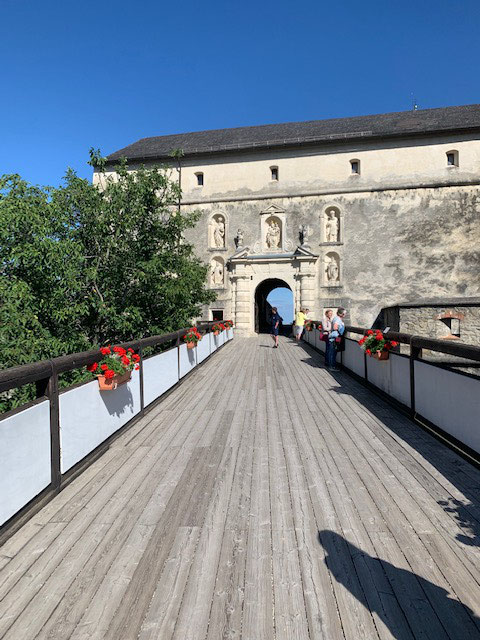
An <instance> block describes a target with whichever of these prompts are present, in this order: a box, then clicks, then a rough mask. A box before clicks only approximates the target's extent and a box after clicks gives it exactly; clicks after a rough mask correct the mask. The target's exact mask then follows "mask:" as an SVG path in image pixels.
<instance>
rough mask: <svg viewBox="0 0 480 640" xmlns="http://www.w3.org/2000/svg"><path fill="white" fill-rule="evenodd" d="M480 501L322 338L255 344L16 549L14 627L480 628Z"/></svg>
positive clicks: (252, 636)
mask: <svg viewBox="0 0 480 640" xmlns="http://www.w3.org/2000/svg"><path fill="white" fill-rule="evenodd" d="M479 499H480V472H479V471H477V470H476V469H474V468H473V467H472V466H471V465H469V464H468V463H467V462H465V461H464V460H462V459H461V458H460V457H458V456H457V455H456V454H455V453H453V452H452V451H450V450H448V449H447V448H445V447H444V446H443V445H442V444H440V443H439V442H437V441H436V440H435V439H433V438H432V437H431V436H429V435H427V434H426V433H424V432H423V431H422V430H420V429H419V428H418V427H416V426H415V425H414V424H413V423H411V422H410V421H409V420H407V419H406V418H405V417H403V416H402V415H401V414H399V413H397V412H396V411H395V410H394V409H392V408H391V407H389V406H388V405H387V404H385V403H384V402H383V401H382V400H381V399H379V398H378V397H376V396H375V395H373V394H372V393H371V392H369V391H368V390H366V389H365V388H363V387H361V386H360V385H359V384H357V383H356V382H355V381H354V380H352V379H351V378H349V377H348V375H347V374H343V373H339V374H331V373H329V372H328V371H327V370H325V369H324V368H323V366H322V357H321V356H320V355H319V354H316V353H315V352H314V351H313V350H312V349H311V348H310V347H308V346H306V345H301V346H298V345H296V344H294V343H293V342H291V341H289V340H286V339H282V341H281V346H280V348H279V349H276V350H274V349H272V348H271V341H270V338H269V337H268V336H260V337H259V338H252V339H238V338H236V339H235V340H234V341H233V343H231V344H229V345H227V346H225V348H224V349H223V350H222V351H221V352H220V353H219V354H217V355H215V356H214V357H213V358H211V359H210V360H209V361H207V362H206V363H205V365H204V366H203V367H201V368H200V369H199V370H198V371H196V372H195V373H194V374H193V375H192V376H191V377H190V378H189V379H188V380H187V381H186V382H185V383H184V384H183V385H181V386H180V387H179V388H177V389H176V390H175V391H174V392H173V393H172V394H171V395H170V396H169V397H167V398H166V399H165V400H164V401H163V402H162V403H161V404H159V405H158V406H157V407H156V408H155V409H154V410H153V411H152V412H150V413H149V414H148V415H147V416H146V417H145V418H144V419H143V420H142V421H141V422H139V423H137V424H136V425H134V426H133V427H132V429H130V430H129V431H128V432H126V433H125V434H123V435H122V436H121V437H120V438H119V439H118V440H117V441H116V442H115V443H114V444H113V446H112V447H111V448H110V449H109V451H108V452H107V453H106V454H105V455H104V456H103V457H102V458H100V459H99V460H97V461H96V462H95V463H94V464H93V465H92V466H91V467H89V468H88V469H87V470H86V471H85V472H84V473H83V474H82V475H81V476H80V477H79V478H77V479H76V480H75V481H74V482H73V483H72V484H70V485H69V486H68V487H67V488H66V489H65V490H64V491H62V493H60V494H59V495H58V496H57V497H56V498H55V499H54V500H53V501H52V502H50V503H49V504H48V505H47V506H46V507H45V508H44V509H43V510H42V511H40V512H39V513H38V514H37V515H36V516H35V517H34V518H32V520H30V521H29V522H28V523H27V524H26V525H25V526H24V527H23V528H22V529H21V530H20V531H18V532H17V533H16V534H15V535H14V536H13V537H12V538H11V539H10V540H9V541H8V542H7V543H6V544H5V545H4V546H3V547H2V548H0V638H2V639H3V638H4V639H5V640H30V639H31V640H33V639H34V638H35V639H37V640H40V639H42V640H46V639H50V640H67V639H69V638H72V639H75V640H80V639H82V640H87V639H106V640H134V639H137V638H139V639H140V640H153V639H157V640H167V639H170V638H175V639H178V640H194V639H195V640H197V639H198V640H227V639H229V640H231V639H235V638H239V639H240V638H242V639H244V640H273V639H276V640H294V639H295V640H307V639H319V640H320V639H324V640H343V639H346V640H360V639H365V640H375V639H376V638H380V639H382V640H383V639H387V638H395V639H402V640H403V639H408V640H414V639H415V640H416V639H417V638H431V639H432V640H440V639H443V638H445V639H448V638H450V639H451V640H467V639H470V638H480V617H479V616H480V504H479Z"/></svg>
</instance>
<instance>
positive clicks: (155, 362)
mask: <svg viewBox="0 0 480 640" xmlns="http://www.w3.org/2000/svg"><path fill="white" fill-rule="evenodd" d="M213 324H215V323H214V322H201V323H198V324H197V327H198V329H199V331H200V333H201V334H202V335H203V339H202V341H201V343H199V347H197V348H195V349H193V350H190V351H189V350H187V348H186V345H184V343H183V340H182V338H183V336H184V335H185V332H186V331H187V329H188V328H183V329H179V330H178V331H174V332H172V333H168V334H163V335H158V336H151V337H147V338H141V339H138V340H132V341H131V342H128V343H124V344H122V345H121V346H123V347H124V348H129V347H131V348H132V349H134V350H135V351H136V352H138V353H139V355H140V362H139V370H138V372H135V376H134V378H132V385H133V386H131V385H130V383H128V385H125V387H128V389H124V391H119V392H118V393H119V394H120V395H118V394H117V391H113V392H112V391H109V392H106V393H107V395H108V398H107V397H106V396H105V398H104V400H99V399H98V398H99V392H98V390H96V391H95V387H92V385H91V384H90V387H89V389H87V388H86V385H88V381H87V382H85V383H80V384H79V385H75V386H73V387H69V388H65V389H60V388H59V376H60V375H61V374H64V373H67V372H69V371H73V370H76V369H81V368H83V367H86V366H87V365H91V364H93V363H94V362H98V361H100V360H101V359H102V358H103V357H104V356H103V355H102V353H101V352H100V350H97V349H95V350H92V351H85V352H82V353H74V354H70V355H65V356H60V357H57V358H53V359H51V360H46V361H43V362H35V363H32V364H27V365H22V366H18V367H12V368H10V369H6V370H3V371H0V392H5V391H9V390H11V389H15V388H18V387H21V386H23V385H27V384H35V388H36V396H37V397H36V400H33V401H32V402H30V403H28V404H25V405H23V406H21V407H18V408H17V409H14V410H13V411H9V412H7V413H4V414H2V415H0V425H1V426H2V427H3V428H2V429H0V436H2V438H3V439H2V442H3V446H2V445H0V447H1V448H2V449H3V451H0V454H1V455H0V461H1V460H2V459H3V461H4V465H3V466H4V467H6V468H12V467H13V470H14V475H15V474H17V472H18V482H17V483H16V485H15V486H17V485H18V486H19V487H20V488H21V485H22V482H23V481H22V479H21V474H22V473H25V475H26V476H28V473H29V471H28V468H26V469H25V468H23V469H21V468H19V466H18V463H15V464H14V462H13V461H14V459H18V460H19V461H21V462H20V466H23V465H26V466H27V467H28V466H29V464H28V461H30V463H31V462H33V460H34V457H35V450H34V449H33V450H31V449H30V450H29V449H28V448H26V449H25V452H24V453H23V454H22V453H21V452H20V451H19V450H17V451H15V450H9V448H10V447H15V444H16V445H17V447H20V448H21V447H22V446H23V444H25V445H27V441H28V439H29V438H32V439H33V440H34V439H35V438H36V437H37V436H38V434H39V433H41V434H42V436H41V442H42V447H43V458H42V460H43V462H42V463H41V465H42V467H41V468H42V473H43V475H44V479H43V480H42V483H43V484H42V485H41V487H42V490H41V493H42V494H44V493H48V494H49V495H48V499H49V498H50V497H51V495H53V494H55V493H56V492H58V491H59V490H60V489H61V488H62V486H64V485H65V484H66V483H67V482H69V481H70V480H71V479H72V477H74V476H75V475H77V474H78V473H79V472H80V471H81V470H82V469H83V468H84V467H85V466H87V465H88V464H89V463H90V462H91V460H93V459H95V458H96V457H97V455H100V453H101V452H102V451H97V450H96V449H97V448H98V449H99V450H100V449H103V450H105V449H106V448H108V443H109V441H110V440H111V439H113V438H114V437H117V435H118V434H119V433H120V432H121V431H123V429H124V428H125V427H126V426H127V425H131V424H132V423H133V422H134V421H136V420H138V419H139V418H141V417H142V416H143V415H144V414H145V411H146V404H147V405H148V408H150V407H151V406H153V405H154V404H155V402H156V401H157V400H158V399H159V398H160V397H162V395H163V394H164V390H163V389H166V390H168V389H170V388H172V387H174V386H175V384H177V383H178V382H179V381H180V379H183V378H184V377H185V375H187V373H188V372H189V371H190V370H192V369H193V368H194V367H196V366H197V364H200V362H201V361H203V360H204V359H206V358H207V357H208V356H209V355H211V354H212V353H213V351H214V350H216V349H217V348H218V346H221V345H222V344H224V342H225V341H227V339H229V338H231V337H233V332H232V331H230V332H229V334H228V336H227V333H225V339H223V338H222V339H219V338H214V336H213V334H212V333H211V327H212V326H213ZM205 339H207V340H206V341H205ZM161 345H171V348H169V349H164V350H163V351H162V352H161V353H158V354H157V355H153V356H151V357H147V358H146V359H144V357H143V356H144V353H145V350H147V349H148V348H150V347H153V348H155V347H159V346H161ZM200 345H201V346H200ZM174 349H176V352H177V353H176V354H175V352H174ZM200 352H201V357H200ZM187 356H188V357H187ZM167 362H168V364H167ZM146 363H148V367H149V369H148V371H150V373H149V374H148V376H147V378H144V368H145V367H146V366H147V364H146ZM159 367H160V369H159ZM162 367H163V369H162ZM176 367H178V370H177V371H175V368H176ZM159 370H163V371H165V375H167V374H168V376H169V377H168V380H169V382H168V386H167V384H166V383H165V384H164V385H163V387H162V385H159V377H158V375H157V374H158V371H159ZM160 378H161V375H160ZM145 385H146V387H145ZM130 387H131V391H130ZM160 387H162V388H160ZM64 394H65V395H64ZM72 394H73V395H72ZM78 394H80V395H81V397H82V398H84V397H87V398H88V400H87V402H86V403H85V404H84V405H82V406H83V407H84V409H85V423H86V424H85V425H84V426H85V429H83V428H79V429H77V430H76V431H75V432H74V436H73V438H74V439H75V438H76V437H77V435H78V437H79V438H80V439H81V438H82V437H83V438H84V441H83V442H82V443H81V444H82V445H83V448H80V449H79V450H76V451H75V453H76V454H77V453H78V455H76V457H75V456H74V457H73V458H72V456H70V460H69V461H68V463H67V462H66V460H65V446H67V448H68V447H69V446H70V450H71V443H72V435H71V434H72V421H73V422H74V421H75V420H76V416H74V419H73V418H72V415H73V414H72V406H73V405H74V404H75V402H76V403H77V405H78V398H77V396H78V397H80V396H79V395H78ZM82 394H83V395H82ZM88 394H90V395H88ZM110 394H112V395H110ZM122 394H124V395H125V396H127V395H128V394H130V395H129V402H130V405H129V406H128V407H126V409H125V412H124V414H123V415H122V419H121V420H120V421H119V420H117V421H116V422H115V419H116V418H115V419H114V418H113V417H112V416H116V415H117V414H112V415H109V414H108V413H106V414H105V416H104V417H101V415H99V414H98V412H97V413H96V414H95V406H94V405H95V403H96V402H100V405H97V409H98V408H99V406H100V408H101V409H104V408H105V404H104V403H105V402H107V404H108V405H109V406H110V404H111V403H112V401H114V400H115V399H116V398H120V396H122ZM114 396H115V397H114ZM46 402H48V404H46ZM39 405H41V406H39ZM40 409H41V411H42V416H43V417H42V422H41V424H40V423H39V424H38V425H37V424H36V422H35V421H36V420H38V419H39V418H38V416H39V413H38V412H39V411H40ZM110 409H111V407H110ZM147 410H148V409H147ZM61 414H62V415H61ZM102 415H103V414H102ZM92 417H93V421H94V422H95V421H96V423H95V424H92V425H88V421H89V420H90V421H92ZM110 418H111V422H112V424H111V430H110V431H109V432H108V433H107V435H106V436H105V437H104V436H103V435H102V433H103V432H102V428H105V430H107V431H108V429H106V426H105V420H107V421H108V420H109V419H110ZM48 420H49V434H50V435H49V438H50V443H49V446H50V456H49V457H50V473H48V464H49V463H48V457H47V451H48ZM29 423H31V424H29ZM97 423H98V424H97ZM109 424H110V423H109ZM19 425H20V426H19ZM89 426H90V432H88V428H89ZM73 427H74V428H75V424H74V425H73ZM19 428H21V429H23V428H24V429H25V437H24V438H23V440H22V439H21V438H22V436H21V435H20V431H18V429H19ZM89 433H90V435H89ZM2 434H3V435H2ZM68 438H70V440H69V441H68V442H67V439H68ZM88 438H90V440H88ZM87 441H88V442H87ZM31 446H33V447H34V445H31ZM38 455H40V454H38ZM32 456H33V458H32ZM5 463H6V464H5ZM39 464H40V463H39ZM9 465H10V467H9ZM0 466H1V465H0ZM33 466H34V465H33ZM3 471H4V473H7V475H8V473H9V471H8V470H7V471H6V470H5V468H4V469H3ZM32 473H34V471H32ZM49 478H50V484H48V480H49ZM1 480H2V478H1V476H0V481H1ZM4 480H5V478H4ZM38 482H39V481H38ZM38 482H37V485H38V486H40V485H39V484H38ZM37 485H36V484H35V480H33V481H32V486H33V487H35V486H37ZM46 485H48V486H46ZM2 486H3V485H2ZM8 486H9V485H8ZM0 493H1V491H0ZM20 493H21V491H20ZM50 494H51V495H50ZM25 495H26V494H25ZM19 501H20V502H21V497H19ZM27 502H28V500H27V499H26V497H25V500H24V503H23V504H21V507H23V506H24V505H25V504H26V503H27ZM27 506H28V505H27ZM11 510H13V507H12V509H11ZM29 515H31V514H29ZM0 516H1V513H0ZM2 522H3V521H2V519H1V518H0V525H2ZM7 524H9V523H7ZM2 529H3V527H2V526H0V540H1V538H2Z"/></svg>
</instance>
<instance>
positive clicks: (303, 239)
mask: <svg viewBox="0 0 480 640" xmlns="http://www.w3.org/2000/svg"><path fill="white" fill-rule="evenodd" d="M298 235H299V238H300V245H301V246H302V247H303V246H305V245H306V244H307V241H308V226H307V225H306V224H302V225H300V227H298Z"/></svg>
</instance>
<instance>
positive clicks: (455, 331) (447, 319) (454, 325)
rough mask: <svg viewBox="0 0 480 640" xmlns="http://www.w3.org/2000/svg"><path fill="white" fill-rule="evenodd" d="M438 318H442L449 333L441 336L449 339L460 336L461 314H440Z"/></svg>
mask: <svg viewBox="0 0 480 640" xmlns="http://www.w3.org/2000/svg"><path fill="white" fill-rule="evenodd" d="M438 320H440V321H441V322H442V323H443V324H444V325H446V326H447V328H448V330H449V333H448V334H447V335H446V336H445V335H442V336H440V337H441V338H446V339H447V340H448V339H449V338H450V339H452V338H460V320H461V317H460V316H457V317H455V316H451V315H450V314H448V315H445V316H439V317H438Z"/></svg>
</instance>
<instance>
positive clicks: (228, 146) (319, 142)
mask: <svg viewBox="0 0 480 640" xmlns="http://www.w3.org/2000/svg"><path fill="white" fill-rule="evenodd" d="M174 149H181V150H182V151H183V154H184V155H183V157H182V158H181V161H180V166H181V171H180V172H179V174H180V179H181V187H182V207H185V208H192V209H196V210H199V211H200V212H201V218H200V221H199V222H198V225H197V228H196V229H195V230H194V232H192V233H191V234H190V236H189V239H190V240H191V241H192V242H193V244H194V245H195V248H196V251H197V254H198V255H199V256H200V257H201V258H202V259H203V260H204V261H206V262H208V263H209V264H210V267H211V268H210V275H209V286H210V287H212V288H213V289H215V290H216V291H217V301H216V302H214V303H212V305H211V306H210V308H206V309H205V310H204V319H211V318H212V317H217V318H218V317H223V318H225V319H226V318H232V319H233V320H234V321H235V324H236V327H237V330H238V331H239V332H240V333H242V334H244V335H250V334H253V333H254V332H255V331H258V330H260V329H261V328H262V325H263V323H264V322H265V308H266V297H267V296H268V294H269V293H270V292H271V291H272V290H273V289H274V288H276V287H278V286H286V287H288V288H290V289H291V291H292V295H293V298H294V304H295V308H299V307H300V306H301V307H308V308H309V309H310V316H311V317H315V318H319V317H321V315H322V314H323V311H324V309H325V308H330V307H336V306H339V305H342V306H344V307H346V308H347V309H348V313H349V315H348V320H349V322H350V323H351V324H355V325H361V326H370V325H371V324H372V323H373V322H374V321H375V319H376V318H377V316H378V315H379V313H380V311H381V309H382V308H384V307H393V306H395V305H396V304H398V303H399V302H400V301H403V300H410V301H415V300H416V299H424V298H437V297H438V298H449V299H451V298H455V297H457V296H461V297H462V298H468V297H473V296H477V297H478V296H479V295H480V262H479V259H480V190H479V185H480V104H476V105H467V106H459V107H447V108H440V109H426V110H419V111H408V112H400V113H387V114H382V115H371V116H361V117H353V118H339V119H329V120H316V121H310V122H296V123H287V124H273V125H263V126H254V127H240V128H235V129H219V130H213V131H200V132H194V133H184V134H179V135H169V136H160V137H152V138H144V139H142V140H139V141H138V142H135V143H133V144H131V145H129V146H127V147H125V148H123V149H121V150H119V151H117V152H115V153H113V154H111V155H110V156H109V157H108V164H107V167H109V168H110V170H111V171H113V170H114V165H115V162H117V161H118V159H119V158H121V157H126V158H127V160H128V162H129V165H130V167H131V168H132V169H135V167H136V166H139V165H142V164H143V165H145V166H147V167H148V166H151V165H155V164H165V163H166V164H171V165H172V158H171V155H170V154H171V152H172V150H174ZM175 167H176V165H175V164H173V165H172V168H175Z"/></svg>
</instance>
